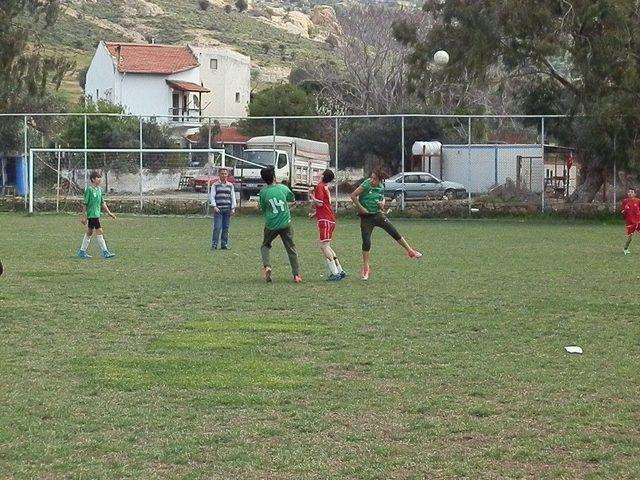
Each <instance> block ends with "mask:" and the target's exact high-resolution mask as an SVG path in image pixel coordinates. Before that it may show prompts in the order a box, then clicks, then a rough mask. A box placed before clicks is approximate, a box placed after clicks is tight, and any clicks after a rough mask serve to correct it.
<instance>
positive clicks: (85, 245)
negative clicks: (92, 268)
mask: <svg viewBox="0 0 640 480" xmlns="http://www.w3.org/2000/svg"><path fill="white" fill-rule="evenodd" d="M90 241H91V237H90V236H89V235H87V234H86V233H85V234H84V238H83V239H82V246H81V247H80V250H82V251H83V252H86V251H87V248H89V242H90Z"/></svg>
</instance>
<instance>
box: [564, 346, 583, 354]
mask: <svg viewBox="0 0 640 480" xmlns="http://www.w3.org/2000/svg"><path fill="white" fill-rule="evenodd" d="M564 349H565V350H566V351H567V352H569V353H582V349H581V348H580V347H578V346H577V345H570V346H568V347H564Z"/></svg>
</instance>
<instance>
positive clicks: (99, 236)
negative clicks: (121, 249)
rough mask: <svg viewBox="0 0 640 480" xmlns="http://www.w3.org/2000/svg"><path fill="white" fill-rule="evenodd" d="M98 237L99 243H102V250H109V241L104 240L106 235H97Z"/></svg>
mask: <svg viewBox="0 0 640 480" xmlns="http://www.w3.org/2000/svg"><path fill="white" fill-rule="evenodd" d="M96 238H97V239H98V245H100V250H102V251H103V252H107V251H108V250H107V242H105V241H104V236H103V235H96Z"/></svg>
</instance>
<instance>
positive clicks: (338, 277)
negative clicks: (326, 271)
mask: <svg viewBox="0 0 640 480" xmlns="http://www.w3.org/2000/svg"><path fill="white" fill-rule="evenodd" d="M343 278H344V277H343V276H342V275H340V274H339V273H336V274H333V273H332V274H331V275H329V276H328V277H327V282H337V281H340V280H342V279H343Z"/></svg>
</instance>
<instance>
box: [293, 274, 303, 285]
mask: <svg viewBox="0 0 640 480" xmlns="http://www.w3.org/2000/svg"><path fill="white" fill-rule="evenodd" d="M293 281H294V282H296V283H302V277H301V276H300V275H294V276H293Z"/></svg>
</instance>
